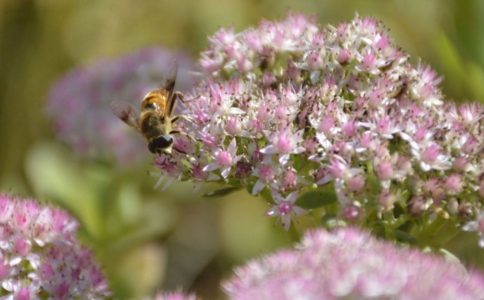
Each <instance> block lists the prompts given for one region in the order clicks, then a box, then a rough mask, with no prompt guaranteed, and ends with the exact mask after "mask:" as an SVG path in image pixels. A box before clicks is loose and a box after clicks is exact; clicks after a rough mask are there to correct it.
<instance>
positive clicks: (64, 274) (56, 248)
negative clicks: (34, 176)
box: [0, 194, 110, 300]
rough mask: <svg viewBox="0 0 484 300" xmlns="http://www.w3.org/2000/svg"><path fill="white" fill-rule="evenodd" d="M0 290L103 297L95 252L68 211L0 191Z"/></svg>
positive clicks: (20, 295)
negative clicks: (79, 236) (84, 243)
mask: <svg viewBox="0 0 484 300" xmlns="http://www.w3.org/2000/svg"><path fill="white" fill-rule="evenodd" d="M0 215H1V217H0V284H1V286H2V287H3V291H2V292H1V293H0V295H2V296H3V297H2V299H5V300H14V299H18V300H31V299H44V298H39V296H40V295H42V297H46V298H45V299H47V298H48V299H89V300H90V299H93V300H94V299H104V298H105V297H106V296H108V295H109V294H110V293H109V290H108V288H107V283H106V280H105V278H104V276H103V275H102V274H101V270H100V269H99V267H98V265H97V263H96V262H95V260H94V256H93V254H92V253H91V252H90V251H89V250H88V249H86V248H82V247H81V246H80V245H79V242H78V241H77V240H76V237H75V235H76V233H77V228H78V223H77V222H76V220H74V219H73V218H72V217H71V216H70V215H69V214H68V213H67V212H65V211H63V210H60V209H54V208H50V207H48V206H47V207H42V206H41V205H40V204H38V203H37V202H36V201H35V200H32V199H20V198H16V197H12V196H10V195H8V194H0Z"/></svg>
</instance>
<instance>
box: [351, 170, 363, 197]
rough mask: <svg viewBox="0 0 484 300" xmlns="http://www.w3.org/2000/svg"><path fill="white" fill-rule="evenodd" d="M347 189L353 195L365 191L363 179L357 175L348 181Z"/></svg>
mask: <svg viewBox="0 0 484 300" xmlns="http://www.w3.org/2000/svg"><path fill="white" fill-rule="evenodd" d="M348 188H349V189H350V190H351V191H352V192H355V193H361V192H362V191H363V190H364V189H365V179H363V177H362V176H361V175H360V174H357V175H355V176H353V177H351V178H350V179H348Z"/></svg>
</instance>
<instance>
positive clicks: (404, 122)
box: [154, 13, 484, 228]
mask: <svg viewBox="0 0 484 300" xmlns="http://www.w3.org/2000/svg"><path fill="white" fill-rule="evenodd" d="M209 40H210V46H209V47H208V49H206V50H205V51H204V52H203V53H202V58H201V59H200V61H199V63H200V65H201V66H202V68H203V70H204V71H205V73H207V76H206V77H205V79H204V80H203V81H202V82H201V84H200V85H199V86H198V87H197V88H196V89H195V90H194V92H193V94H192V95H190V96H189V97H187V98H196V100H195V101H192V102H190V103H188V104H187V106H186V114H187V115H188V116H189V117H190V118H188V121H187V120H183V121H181V122H180V124H179V125H178V126H179V129H180V130H181V131H183V132H185V133H186V134H187V135H188V136H190V137H191V138H189V137H187V136H185V135H179V136H177V137H176V141H175V143H174V146H175V149H178V150H179V151H174V153H173V154H172V155H171V156H163V157H158V158H157V159H156V161H155V164H154V165H155V166H156V167H157V168H158V169H159V170H160V171H161V174H162V176H163V177H164V176H169V177H171V178H172V179H177V180H192V181H194V182H195V183H196V184H197V185H199V184H200V183H202V182H207V181H216V182H221V183H226V184H230V185H232V186H243V187H246V188H247V189H248V191H249V192H250V193H251V194H253V195H257V194H260V193H262V195H264V196H265V197H266V198H268V197H267V195H269V197H270V195H272V197H270V198H272V199H271V202H272V208H271V209H270V210H269V211H268V213H267V215H269V216H276V217H278V218H279V220H280V221H281V222H282V225H283V226H284V227H286V228H288V227H289V226H290V222H291V220H292V219H294V216H295V215H298V214H304V213H305V211H304V210H303V209H302V208H300V207H298V201H297V197H298V195H302V194H304V193H305V192H307V191H311V190H320V189H325V190H332V191H333V192H334V193H335V194H336V195H337V198H338V200H339V203H340V208H339V211H338V212H337V215H338V217H339V218H340V219H343V220H348V219H352V220H357V219H361V218H373V220H371V221H378V220H380V219H381V218H382V216H383V215H386V217H387V220H392V221H391V222H393V221H395V220H396V218H397V216H396V215H394V214H393V210H394V208H395V206H396V205H397V204H398V205H399V206H400V207H401V210H403V211H404V212H406V214H405V216H406V217H420V216H429V215H432V214H435V212H439V214H440V215H441V216H443V217H444V218H447V219H452V220H453V221H455V222H456V223H458V224H460V223H463V222H467V221H468V220H469V219H473V218H475V216H476V215H477V211H479V210H480V205H479V204H478V203H479V199H482V197H483V196H484V180H483V179H482V176H481V174H482V170H483V167H484V151H483V147H484V144H483V142H484V118H483V116H484V108H483V107H482V106H481V105H478V104H461V105H459V104H455V103H453V102H450V101H445V102H444V98H443V95H442V93H441V91H440V89H439V87H438V84H439V83H440V82H441V77H439V76H438V75H437V74H436V73H435V72H434V71H433V70H432V69H430V67H428V66H426V65H424V64H423V63H419V64H418V65H417V66H414V65H412V64H410V63H409V61H408V59H409V56H408V55H407V54H406V53H404V52H403V51H402V50H401V48H399V47H398V46H397V45H396V44H395V42H394V41H393V40H392V39H391V38H390V37H389V35H388V32H387V30H385V28H384V26H383V25H382V24H381V23H380V22H377V21H375V20H374V19H372V18H360V17H359V16H356V18H355V19H354V20H353V21H351V22H349V23H342V24H339V25H337V26H336V27H333V26H326V27H324V28H323V27H321V26H319V25H318V24H316V22H315V19H314V18H312V17H307V16H305V15H299V14H294V13H289V14H288V15H287V17H286V19H284V20H282V21H279V22H270V21H262V22H260V24H259V26H258V27H257V28H250V29H247V30H245V31H242V32H240V33H235V32H234V30H233V29H232V28H230V29H221V30H220V31H219V32H217V33H216V34H215V35H214V36H213V37H210V38H209ZM391 222H390V223H391ZM369 224H372V223H371V222H369Z"/></svg>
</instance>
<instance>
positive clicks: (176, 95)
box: [175, 92, 200, 103]
mask: <svg viewBox="0 0 484 300" xmlns="http://www.w3.org/2000/svg"><path fill="white" fill-rule="evenodd" d="M175 97H178V98H180V100H181V102H183V103H190V102H192V101H195V100H197V99H198V98H200V96H197V97H195V98H192V99H185V95H183V94H182V93H180V92H175Z"/></svg>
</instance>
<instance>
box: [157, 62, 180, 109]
mask: <svg viewBox="0 0 484 300" xmlns="http://www.w3.org/2000/svg"><path fill="white" fill-rule="evenodd" d="M177 74H178V62H177V61H176V60H173V63H172V65H171V67H170V70H168V73H166V76H165V77H164V78H163V81H162V82H161V86H160V87H161V89H166V90H167V91H168V95H170V100H171V98H173V90H174V89H175V83H176V76H177Z"/></svg>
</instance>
